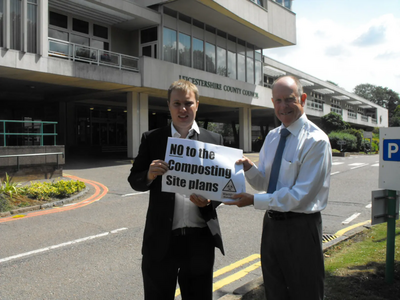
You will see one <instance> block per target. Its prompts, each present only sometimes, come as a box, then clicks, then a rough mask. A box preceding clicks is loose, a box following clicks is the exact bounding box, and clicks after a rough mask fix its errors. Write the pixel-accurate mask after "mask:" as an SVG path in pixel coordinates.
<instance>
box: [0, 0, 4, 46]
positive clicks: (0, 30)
mask: <svg viewBox="0 0 400 300" xmlns="http://www.w3.org/2000/svg"><path fill="white" fill-rule="evenodd" d="M3 6H4V4H3V0H0V47H3V45H4V44H3V43H4V42H3V28H4V24H3V23H4V21H3V12H4V8H3Z"/></svg>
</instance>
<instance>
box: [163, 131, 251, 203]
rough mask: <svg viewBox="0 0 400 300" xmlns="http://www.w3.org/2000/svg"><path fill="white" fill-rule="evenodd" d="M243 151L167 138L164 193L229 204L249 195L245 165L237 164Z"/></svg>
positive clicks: (188, 140)
mask: <svg viewBox="0 0 400 300" xmlns="http://www.w3.org/2000/svg"><path fill="white" fill-rule="evenodd" d="M242 156H243V151H242V150H241V149H234V148H229V147H224V146H219V145H214V144H208V143H203V142H199V141H195V140H190V139H180V138H168V145H167V150H166V153H165V161H166V162H167V163H168V166H169V170H168V172H167V173H165V174H164V175H163V178H162V191H163V192H171V193H179V194H183V195H186V196H187V197H189V196H190V195H191V194H198V195H201V196H203V197H205V198H207V199H210V200H218V201H222V200H228V199H229V198H230V197H231V196H233V195H235V194H238V193H242V192H245V191H246V185H245V177H244V171H243V165H236V164H235V162H236V161H237V160H238V159H240V158H242Z"/></svg>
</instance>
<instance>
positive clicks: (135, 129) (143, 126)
mask: <svg viewBox="0 0 400 300" xmlns="http://www.w3.org/2000/svg"><path fill="white" fill-rule="evenodd" d="M126 107H127V118H128V120H127V124H128V130H127V132H128V138H127V140H128V157H130V158H134V157H136V156H137V154H138V151H139V145H140V139H141V137H142V133H143V132H146V131H148V130H149V105H148V95H147V94H140V93H135V92H128V93H127V99H126Z"/></svg>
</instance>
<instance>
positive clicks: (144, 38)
mask: <svg viewBox="0 0 400 300" xmlns="http://www.w3.org/2000/svg"><path fill="white" fill-rule="evenodd" d="M157 40H158V36H157V27H152V28H148V29H143V30H142V31H141V32H140V42H141V43H142V44H146V43H150V42H155V41H157Z"/></svg>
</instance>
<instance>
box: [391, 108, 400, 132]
mask: <svg viewBox="0 0 400 300" xmlns="http://www.w3.org/2000/svg"><path fill="white" fill-rule="evenodd" d="M389 126H390V127H400V105H397V107H396V109H395V110H394V112H393V115H392V117H391V118H390V123H389Z"/></svg>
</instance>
